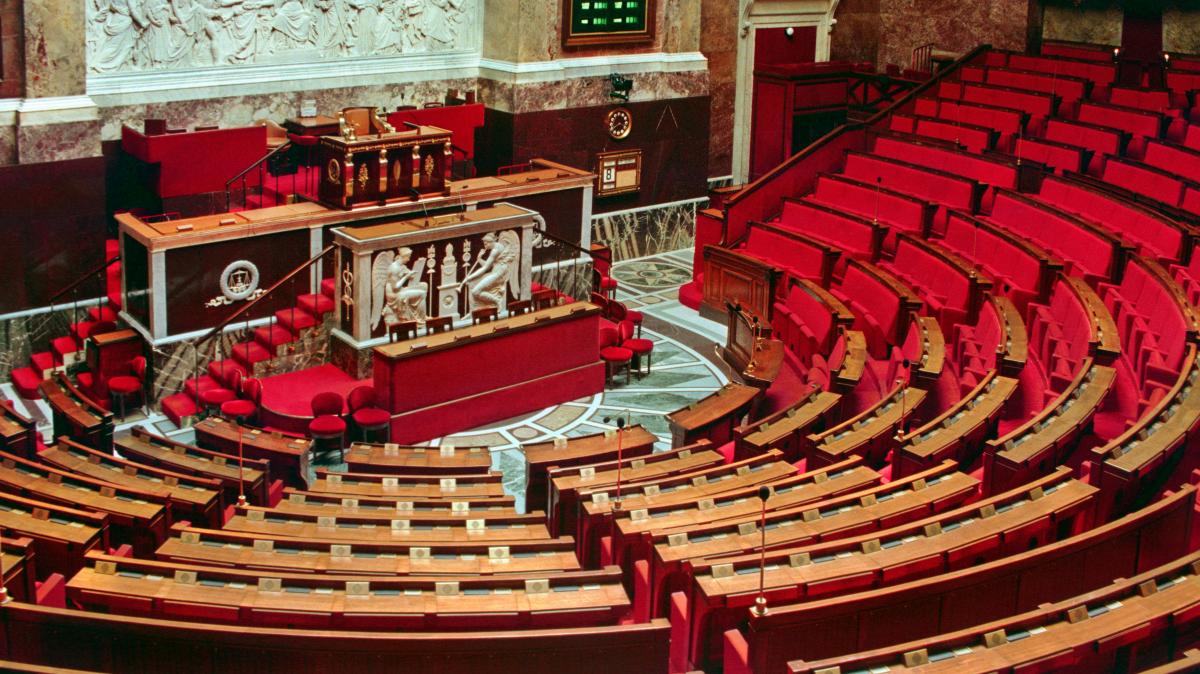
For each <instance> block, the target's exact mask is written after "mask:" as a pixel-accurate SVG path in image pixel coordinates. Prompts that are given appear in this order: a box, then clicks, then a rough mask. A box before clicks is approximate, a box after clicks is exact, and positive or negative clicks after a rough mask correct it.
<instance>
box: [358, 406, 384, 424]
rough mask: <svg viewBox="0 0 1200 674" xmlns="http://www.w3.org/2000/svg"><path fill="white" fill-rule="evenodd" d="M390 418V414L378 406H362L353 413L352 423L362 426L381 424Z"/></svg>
mask: <svg viewBox="0 0 1200 674" xmlns="http://www.w3.org/2000/svg"><path fill="white" fill-rule="evenodd" d="M391 420H392V415H391V414H389V413H388V411H387V410H384V409H380V408H378V407H364V408H362V409H360V410H358V411H357V412H355V413H354V423H356V424H358V425H359V426H361V427H363V428H370V427H374V426H383V425H385V424H387V423H388V422H389V421H391Z"/></svg>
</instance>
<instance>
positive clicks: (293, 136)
mask: <svg viewBox="0 0 1200 674" xmlns="http://www.w3.org/2000/svg"><path fill="white" fill-rule="evenodd" d="M287 137H288V140H290V141H292V144H293V145H299V146H301V147H311V146H313V145H316V144H317V141H318V140H319V138H318V137H317V136H302V135H300V134H298V133H289V134H288V135H287Z"/></svg>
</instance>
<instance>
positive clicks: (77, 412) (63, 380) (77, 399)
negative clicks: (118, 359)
mask: <svg viewBox="0 0 1200 674" xmlns="http://www.w3.org/2000/svg"><path fill="white" fill-rule="evenodd" d="M38 390H39V391H41V393H42V398H44V399H45V400H46V403H47V404H48V405H50V410H51V412H52V414H53V422H54V437H60V436H64V435H65V436H68V437H71V438H74V439H76V440H78V441H79V442H82V443H85V444H88V445H91V446H93V447H97V448H99V449H102V450H105V451H108V450H109V449H111V448H112V436H113V415H112V412H109V411H108V410H106V409H105V408H104V407H103V406H102V405H100V404H99V403H97V402H96V401H94V400H92V399H91V398H89V397H88V396H86V395H84V394H83V392H82V391H80V390H79V389H78V388H77V387H76V386H75V384H73V383H71V380H70V378H69V377H67V375H66V373H64V372H55V373H54V376H53V377H51V378H49V379H46V380H45V381H43V382H42V383H41V384H39V385H38Z"/></svg>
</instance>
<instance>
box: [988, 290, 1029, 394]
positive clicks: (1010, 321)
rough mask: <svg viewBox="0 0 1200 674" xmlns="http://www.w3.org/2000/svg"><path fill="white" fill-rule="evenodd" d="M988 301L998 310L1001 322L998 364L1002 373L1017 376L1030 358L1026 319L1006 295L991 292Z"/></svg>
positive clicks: (997, 314) (997, 354)
mask: <svg viewBox="0 0 1200 674" xmlns="http://www.w3.org/2000/svg"><path fill="white" fill-rule="evenodd" d="M988 303H989V304H990V305H991V307H992V310H993V311H995V312H996V317H997V320H998V321H999V323H1000V345H999V347H997V349H998V350H997V353H996V366H997V367H999V368H1000V374H1002V375H1004V376H1006V377H1016V376H1018V375H1019V374H1020V373H1021V369H1022V368H1024V367H1025V362H1026V361H1027V360H1028V359H1029V333H1028V332H1027V331H1026V330H1025V319H1023V318H1021V312H1019V311H1017V307H1016V305H1015V304H1013V301H1012V300H1010V299H1009V298H1007V297H1005V296H1004V295H1000V294H997V293H991V294H989V295H988Z"/></svg>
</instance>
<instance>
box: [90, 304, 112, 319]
mask: <svg viewBox="0 0 1200 674" xmlns="http://www.w3.org/2000/svg"><path fill="white" fill-rule="evenodd" d="M88 319H89V320H91V321H115V320H117V312H115V311H113V310H112V308H110V307H109V306H108V305H107V304H98V305H96V306H94V307H88Z"/></svg>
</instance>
